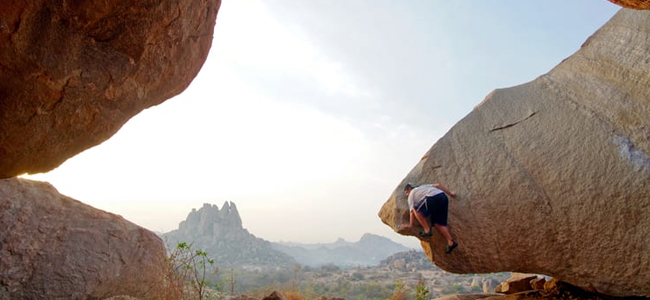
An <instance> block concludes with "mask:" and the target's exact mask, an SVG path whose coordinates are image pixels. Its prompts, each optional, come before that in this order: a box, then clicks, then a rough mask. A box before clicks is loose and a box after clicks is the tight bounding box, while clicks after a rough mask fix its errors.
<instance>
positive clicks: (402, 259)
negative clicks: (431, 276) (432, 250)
mask: <svg viewBox="0 0 650 300" xmlns="http://www.w3.org/2000/svg"><path fill="white" fill-rule="evenodd" d="M379 267H384V268H388V269H390V270H396V271H401V272H415V271H419V270H436V271H437V270H440V269H439V268H438V267H436V266H435V265H432V264H431V261H430V260H429V258H428V257H427V256H426V254H424V252H422V251H416V250H410V251H404V252H398V253H395V254H393V255H391V256H389V257H387V258H385V259H383V260H381V261H380V262H379Z"/></svg>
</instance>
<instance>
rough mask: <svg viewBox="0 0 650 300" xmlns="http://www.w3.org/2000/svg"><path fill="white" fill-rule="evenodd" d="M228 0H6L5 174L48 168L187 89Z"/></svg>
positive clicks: (2, 31)
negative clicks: (220, 7) (220, 11)
mask: <svg viewBox="0 0 650 300" xmlns="http://www.w3.org/2000/svg"><path fill="white" fill-rule="evenodd" d="M220 3H221V1H220V0H185V1H181V0H165V1H162V0H137V1H124V0H102V1H94V0H93V1H63V0H54V1H46V0H34V1H21V0H6V1H2V3H0V62H1V63H0V178H8V177H13V176H17V175H20V174H23V173H37V172H45V171H49V170H52V169H54V168H55V167H57V166H59V165H60V164H61V163H62V162H64V161H65V160H66V159H68V158H70V157H72V156H74V155H75V154H77V153H79V152H81V151H83V150H85V149H87V148H89V147H92V146H95V145H97V144H100V143H101V142H103V141H104V140H106V139H108V138H109V137H111V136H112V135H113V134H114V133H115V132H117V130H118V129H119V128H120V127H121V126H122V125H123V124H124V123H125V122H126V121H127V120H129V119H130V118H131V117H132V116H134V115H136V114H137V113H139V112H140V111H142V110H143V109H145V108H148V107H151V106H153V105H157V104H160V103H162V102H163V101H165V100H166V99H169V98H171V97H173V96H175V95H177V94H179V93H180V92H181V91H183V90H184V89H185V88H186V87H187V86H188V85H189V83H190V82H191V81H192V79H193V78H194V77H195V76H196V74H197V73H198V71H199V69H200V68H201V66H202V65H203V62H204V61H205V59H206V57H207V54H208V51H209V49H210V46H211V43H212V33H213V31H214V25H215V19H216V15H217V11H218V9H219V5H220Z"/></svg>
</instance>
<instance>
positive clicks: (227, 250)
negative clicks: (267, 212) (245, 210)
mask: <svg viewBox="0 0 650 300" xmlns="http://www.w3.org/2000/svg"><path fill="white" fill-rule="evenodd" d="M161 236H162V238H163V240H165V244H166V246H167V248H168V250H172V249H173V248H174V247H175V245H177V244H178V243H180V242H187V243H191V244H192V247H193V248H194V249H201V250H203V251H206V252H207V253H208V256H210V257H211V258H214V259H215V261H216V264H217V265H218V266H220V267H241V268H244V269H259V268H284V267H287V266H291V265H295V264H301V265H304V266H310V267H318V266H321V265H327V264H333V265H336V266H339V267H351V266H375V265H378V264H379V263H380V262H381V260H383V259H385V258H387V257H388V256H390V255H392V254H395V253H398V252H402V251H408V250H411V249H410V248H408V247H406V246H403V245H401V244H399V243H396V242H393V241H391V240H390V239H388V238H386V237H382V236H379V235H375V234H370V233H367V234H364V235H363V236H362V237H361V239H360V240H359V241H358V242H348V241H345V240H343V239H338V240H337V241H335V242H333V243H319V244H301V243H291V242H279V243H274V242H269V241H266V240H264V239H262V238H258V237H256V236H255V235H253V234H251V233H250V232H248V230H246V229H245V228H244V227H243V225H242V221H241V217H240V216H239V212H238V210H237V206H236V205H235V203H233V202H228V201H227V202H225V203H224V204H223V205H222V208H221V209H219V207H217V205H212V204H207V203H206V204H204V205H203V207H201V208H200V209H198V210H197V209H192V211H191V212H190V213H189V214H188V216H187V218H186V219H185V220H184V221H181V222H180V223H179V225H178V229H176V230H172V231H170V232H167V233H164V234H162V235H161Z"/></svg>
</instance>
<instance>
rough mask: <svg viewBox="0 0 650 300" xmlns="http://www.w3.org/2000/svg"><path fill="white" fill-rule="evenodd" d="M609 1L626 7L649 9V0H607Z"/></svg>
mask: <svg viewBox="0 0 650 300" xmlns="http://www.w3.org/2000/svg"><path fill="white" fill-rule="evenodd" d="M609 2H612V3H614V4H616V5H620V6H622V7H626V8H632V9H641V10H645V9H650V1H648V0H609Z"/></svg>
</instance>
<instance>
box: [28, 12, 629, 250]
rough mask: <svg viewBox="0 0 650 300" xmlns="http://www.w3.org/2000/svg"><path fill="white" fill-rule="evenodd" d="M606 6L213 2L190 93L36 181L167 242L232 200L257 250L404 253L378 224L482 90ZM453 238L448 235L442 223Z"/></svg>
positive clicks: (549, 53)
mask: <svg viewBox="0 0 650 300" xmlns="http://www.w3.org/2000/svg"><path fill="white" fill-rule="evenodd" d="M619 9H620V8H619V7H618V6H615V5H613V4H611V3H609V2H608V1H605V0H600V1H598V0H574V1H566V0H544V1H505V0H502V1H497V0H493V1H461V0H457V1H433V0H420V1H416V0H409V1H394V0H393V1H386V0H373V1H370V0H338V1H307V0H265V1H261V0H224V1H223V4H222V6H221V9H220V11H219V14H218V16H217V25H216V28H215V33H214V41H213V46H212V49H211V51H210V55H209V57H208V59H207V61H206V63H205V65H204V66H203V68H202V70H201V72H200V73H199V75H198V76H197V77H196V79H195V80H194V81H193V82H192V84H191V85H190V87H189V88H188V89H187V90H186V91H185V92H183V93H182V94H180V95H179V96H176V97H175V98H173V99H170V100H168V101H166V102H164V103H163V104H161V105H159V106H157V107H153V108H150V109H148V110H145V111H143V112H142V113H140V114H139V115H137V116H135V117H134V118H133V119H131V120H130V121H129V122H128V123H127V124H126V125H124V127H123V128H122V129H121V130H120V131H119V132H118V133H117V134H116V135H114V136H113V137H112V138H111V139H110V140H108V141H106V142H104V143H103V144H101V145H99V146H96V147H94V148H92V149H89V150H87V151H85V152H83V153H81V154H79V155H77V156H75V157H74V158H71V159H69V160H68V161H66V162H65V163H64V164H63V165H61V166H60V167H59V168H58V169H56V170H53V171H51V172H49V173H48V174H39V175H35V176H29V178H32V179H36V180H43V181H49V182H51V183H52V184H53V185H54V186H55V187H56V188H57V189H58V190H59V192H61V193H62V194H64V195H67V196H70V197H72V198H75V199H77V200H80V201H82V202H84V203H87V204H89V205H92V206H94V207H97V208H99V209H103V210H106V211H109V212H112V213H115V214H119V215H122V216H123V217H125V218H126V219H128V220H130V221H132V222H134V223H136V224H138V225H141V226H143V227H146V228H148V229H151V230H154V231H158V232H167V231H170V230H173V229H176V228H177V227H178V223H179V222H180V221H182V220H184V219H185V218H186V217H187V215H188V213H189V212H190V211H191V209H192V208H200V207H201V206H202V205H203V203H211V204H216V205H218V206H219V208H221V206H222V204H223V203H224V202H226V201H232V202H234V203H235V204H236V205H237V208H238V209H239V213H240V215H241V217H242V221H243V226H244V227H245V228H246V229H248V230H249V232H251V233H252V234H254V235H255V236H257V237H260V238H263V239H266V240H269V241H274V242H275V241H291V242H303V243H319V242H321V243H327V242H333V241H335V240H336V239H337V238H339V237H340V238H343V239H345V240H347V241H358V240H359V238H360V237H361V236H362V235H363V234H364V233H374V234H379V235H383V236H386V237H388V238H390V239H392V240H394V241H396V242H399V243H402V244H404V245H407V246H410V247H414V248H416V247H419V242H418V240H417V239H416V238H414V237H402V236H400V235H398V234H397V233H395V232H393V230H392V229H391V228H389V227H387V226H386V225H384V224H383V223H382V222H381V221H380V219H379V217H378V216H377V213H378V211H379V209H380V208H381V206H382V205H383V203H384V202H385V201H386V200H387V199H388V197H389V196H390V194H391V192H392V191H393V190H394V189H395V188H396V187H397V184H399V182H400V181H401V180H402V178H404V177H405V176H406V175H407V173H408V172H409V171H410V170H411V168H413V166H415V164H416V163H417V162H418V161H419V159H420V157H421V156H422V155H423V154H424V153H425V152H426V151H427V150H428V149H429V148H430V147H431V146H432V145H433V144H434V143H435V141H436V140H438V139H439V138H440V137H442V135H444V133H445V132H447V131H448V130H449V128H451V126H453V125H454V124H455V123H456V122H458V121H459V120H460V119H462V118H463V117H464V116H465V115H467V114H468V113H469V112H470V111H471V110H472V108H473V107H474V106H475V105H477V104H478V103H480V102H481V101H482V100H483V99H484V97H485V96H486V95H487V94H488V93H489V92H490V91H492V90H493V89H496V88H505V87H510V86H514V85H518V84H522V83H525V82H528V81H531V80H533V79H535V78H536V77H538V76H540V75H542V74H544V73H546V72H548V71H550V70H551V69H552V68H553V67H554V66H556V65H557V64H558V63H560V62H561V61H562V60H563V59H564V58H566V57H568V56H570V55H571V54H573V53H574V52H575V51H577V50H578V49H579V48H580V45H581V44H582V43H583V42H584V41H585V40H586V39H587V37H589V36H590V35H591V34H592V33H593V32H595V31H596V30H597V29H598V28H600V27H601V26H602V25H603V24H604V23H605V22H606V21H607V20H609V19H610V18H611V17H612V16H613V15H614V13H615V12H616V11H618V10H619ZM450 228H451V230H452V232H453V224H450Z"/></svg>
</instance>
